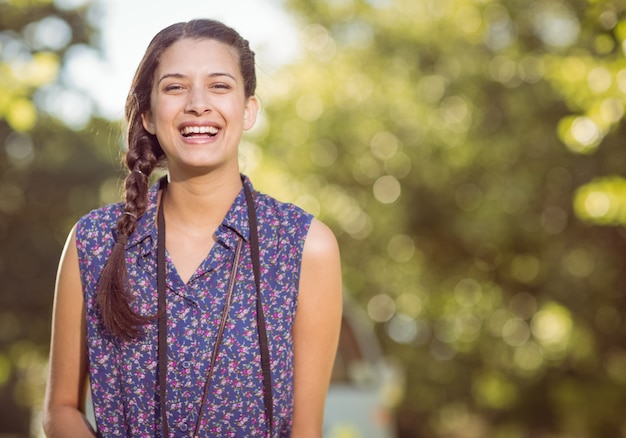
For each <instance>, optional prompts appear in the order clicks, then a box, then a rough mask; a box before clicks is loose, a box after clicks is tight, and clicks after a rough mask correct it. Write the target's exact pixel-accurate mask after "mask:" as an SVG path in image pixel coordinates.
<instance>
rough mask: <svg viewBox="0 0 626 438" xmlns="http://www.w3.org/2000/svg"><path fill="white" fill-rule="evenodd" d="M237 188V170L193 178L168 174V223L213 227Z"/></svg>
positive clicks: (219, 221) (238, 189)
mask: <svg viewBox="0 0 626 438" xmlns="http://www.w3.org/2000/svg"><path fill="white" fill-rule="evenodd" d="M240 190H241V178H240V176H239V173H238V172H230V173H229V174H227V175H220V176H218V175H215V174H206V175H202V176H197V177H193V178H177V176H176V175H170V180H169V184H168V188H167V195H166V196H165V201H164V202H165V204H164V205H163V208H164V212H165V214H166V217H167V219H168V222H170V223H177V224H179V225H181V226H185V227H191V228H198V229H202V228H209V229H212V228H214V227H216V226H217V225H218V224H220V223H221V222H222V220H223V219H224V216H225V215H226V213H227V212H228V210H229V208H230V206H231V205H232V203H233V201H234V200H235V198H236V197H237V194H238V193H239V191H240Z"/></svg>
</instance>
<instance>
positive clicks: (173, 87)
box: [163, 84, 183, 92]
mask: <svg viewBox="0 0 626 438" xmlns="http://www.w3.org/2000/svg"><path fill="white" fill-rule="evenodd" d="M182 89H183V86H182V85H181V84H168V85H166V86H164V87H163V90H164V91H165V92H171V91H180V90H182Z"/></svg>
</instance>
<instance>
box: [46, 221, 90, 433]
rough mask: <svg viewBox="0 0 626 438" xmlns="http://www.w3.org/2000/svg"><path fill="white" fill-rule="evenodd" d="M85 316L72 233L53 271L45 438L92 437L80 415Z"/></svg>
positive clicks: (84, 356) (73, 234)
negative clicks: (54, 285) (52, 305)
mask: <svg viewBox="0 0 626 438" xmlns="http://www.w3.org/2000/svg"><path fill="white" fill-rule="evenodd" d="M85 337H86V335H85V313H84V306H83V293H82V284H81V280H80V272H79V267H78V252H77V250H76V236H75V230H72V232H71V233H70V235H69V237H68V239H67V242H66V244H65V248H64V249H63V254H62V255H61V261H60V263H59V270H58V272H57V281H56V288H55V297H54V311H53V316H52V340H51V344H50V371H49V377H48V385H47V387H46V398H45V404H44V420H43V423H44V431H45V433H46V436H48V437H51V438H52V437H93V436H95V435H94V433H93V431H92V430H91V427H90V426H89V424H88V423H87V420H86V419H85V417H84V415H83V414H82V412H81V408H82V403H83V402H84V394H85V382H86V375H87V353H86V346H85Z"/></svg>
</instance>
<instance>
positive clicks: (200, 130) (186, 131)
mask: <svg viewBox="0 0 626 438" xmlns="http://www.w3.org/2000/svg"><path fill="white" fill-rule="evenodd" d="M180 132H181V134H183V135H191V134H209V135H215V134H217V133H218V132H219V129H217V128H216V127H215V126H185V127H184V128H183V129H181V130H180Z"/></svg>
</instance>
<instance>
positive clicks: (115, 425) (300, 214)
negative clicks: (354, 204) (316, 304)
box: [76, 177, 312, 437]
mask: <svg viewBox="0 0 626 438" xmlns="http://www.w3.org/2000/svg"><path fill="white" fill-rule="evenodd" d="M244 184H248V185H250V187H251V183H250V181H249V179H248V178H247V177H244ZM157 199H158V184H155V185H153V186H152V187H151V188H150V191H149V200H150V202H149V207H148V209H147V211H146V213H145V214H144V215H142V216H141V217H140V218H139V220H138V223H137V228H136V230H135V232H134V233H133V234H132V235H131V236H130V237H129V239H128V242H127V244H126V266H127V271H128V289H129V292H130V294H131V297H132V298H131V307H132V308H133V309H134V310H135V312H137V313H139V314H142V315H155V314H156V313H157V284H156V282H157V280H156V253H157V229H156V212H157V206H156V204H157ZM255 205H256V208H257V216H258V227H259V246H260V262H261V293H262V297H263V298H262V299H263V308H264V312H265V320H266V329H267V334H268V347H269V353H270V369H271V374H272V391H273V392H272V394H273V401H274V418H273V425H274V434H273V435H274V437H283V436H289V435H290V431H291V425H292V416H293V415H292V414H293V366H294V364H293V339H292V330H291V329H292V325H293V321H294V317H295V312H296V304H297V297H298V283H299V278H300V265H301V261H302V250H303V246H304V240H305V238H306V234H307V232H308V229H309V226H310V223H311V220H312V216H311V215H309V214H308V213H306V212H304V211H303V210H301V209H300V208H298V207H296V206H294V205H292V204H286V203H281V202H279V201H277V200H275V199H273V198H271V197H269V196H267V195H263V194H260V193H258V192H256V193H255ZM122 211H123V205H122V204H121V203H120V204H112V205H108V206H105V207H102V208H100V209H97V210H94V211H92V212H90V213H88V214H87V215H85V216H83V217H82V218H81V219H80V220H79V222H78V224H77V228H76V245H77V249H78V256H79V265H80V275H81V280H82V285H83V293H84V298H85V313H86V325H87V350H88V368H89V377H90V385H91V391H92V399H93V406H94V413H95V418H96V425H97V430H98V435H99V436H106V437H111V436H133V437H140V436H141V437H159V436H161V425H160V422H161V420H160V417H161V414H160V412H159V410H160V408H159V396H158V376H157V322H156V319H155V320H154V322H153V323H152V322H151V323H148V324H146V325H145V326H143V335H142V336H141V337H140V338H138V339H136V340H133V341H129V342H127V341H121V340H120V339H119V338H115V337H113V336H112V335H111V334H110V333H109V332H108V331H107V330H106V329H104V327H103V325H102V318H101V314H100V312H99V309H98V306H97V305H96V291H97V285H98V280H99V278H100V273H101V271H102V268H103V267H104V265H105V263H106V261H107V259H108V257H109V254H110V252H111V249H112V247H113V244H114V242H115V238H116V225H115V224H116V220H117V219H118V217H119V216H120V214H122ZM215 236H216V242H215V244H214V245H213V248H212V249H211V251H210V252H209V254H208V255H207V257H206V259H205V260H204V261H203V262H202V263H201V264H200V266H199V267H198V269H197V270H196V272H195V273H194V274H193V275H192V277H191V278H190V279H189V281H188V282H187V283H184V282H183V281H182V279H181V278H180V277H179V275H178V273H177V272H176V269H175V267H174V265H173V263H172V261H171V259H170V257H169V254H167V253H166V270H167V277H166V285H167V292H166V295H167V321H168V332H167V333H168V336H167V338H168V339H167V340H168V367H167V397H166V403H167V417H168V424H169V427H170V436H177V437H179V436H180V437H183V436H191V434H192V433H193V430H194V427H195V424H196V422H197V419H198V414H199V412H198V411H199V409H200V405H201V400H202V394H203V390H204V384H205V381H206V376H207V373H208V367H209V362H210V359H211V354H212V352H213V347H214V343H215V339H216V332H217V329H218V326H219V321H220V318H221V313H222V309H223V308H224V304H225V294H226V289H227V287H228V282H229V277H230V274H231V268H232V266H233V262H234V254H235V249H236V246H237V242H238V239H240V238H242V239H243V240H244V246H243V249H242V251H241V258H240V263H239V268H238V270H237V272H236V277H235V290H234V295H233V301H232V305H231V308H230V312H229V316H228V320H227V324H226V329H225V331H224V335H223V339H222V342H221V347H220V350H219V355H218V357H217V361H216V364H215V367H214V373H213V377H212V380H211V391H210V393H209V394H208V396H207V402H206V405H205V409H206V410H205V413H204V415H203V418H202V424H201V425H200V426H201V427H200V436H206V437H262V436H265V435H264V434H265V424H266V421H265V410H264V404H263V379H262V370H261V360H260V347H259V340H258V332H257V320H256V289H255V283H254V274H253V270H252V260H251V256H250V246H249V238H250V229H249V225H248V216H247V207H246V201H245V196H244V192H243V189H242V190H241V191H240V193H239V194H238V196H237V198H236V199H235V201H234V202H233V204H232V206H231V208H230V210H229V211H228V213H227V214H226V216H225V218H224V220H223V222H222V223H221V225H220V226H219V227H218V228H217V230H216V232H215Z"/></svg>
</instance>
